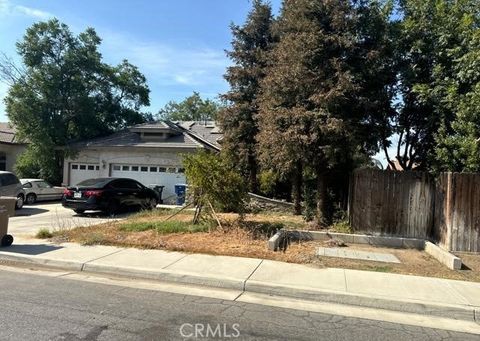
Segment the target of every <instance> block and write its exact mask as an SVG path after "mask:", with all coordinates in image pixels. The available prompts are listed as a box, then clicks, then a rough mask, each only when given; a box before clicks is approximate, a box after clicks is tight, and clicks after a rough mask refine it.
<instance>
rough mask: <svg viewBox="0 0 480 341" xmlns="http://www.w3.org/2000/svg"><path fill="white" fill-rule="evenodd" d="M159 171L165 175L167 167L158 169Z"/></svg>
mask: <svg viewBox="0 0 480 341" xmlns="http://www.w3.org/2000/svg"><path fill="white" fill-rule="evenodd" d="M158 171H159V172H161V173H165V172H166V171H167V169H166V168H165V167H158Z"/></svg>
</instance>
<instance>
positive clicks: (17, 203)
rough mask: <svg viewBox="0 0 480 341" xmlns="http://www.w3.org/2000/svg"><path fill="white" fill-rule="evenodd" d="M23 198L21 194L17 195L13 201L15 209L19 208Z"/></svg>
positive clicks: (21, 205)
mask: <svg viewBox="0 0 480 341" xmlns="http://www.w3.org/2000/svg"><path fill="white" fill-rule="evenodd" d="M24 201H25V199H24V197H23V194H19V195H18V196H17V202H16V203H15V209H16V210H19V209H21V208H22V207H23V203H24Z"/></svg>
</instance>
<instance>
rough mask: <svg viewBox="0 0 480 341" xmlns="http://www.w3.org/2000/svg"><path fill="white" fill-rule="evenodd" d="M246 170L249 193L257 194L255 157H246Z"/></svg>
mask: <svg viewBox="0 0 480 341" xmlns="http://www.w3.org/2000/svg"><path fill="white" fill-rule="evenodd" d="M248 170H249V185H250V192H252V193H257V191H258V181H257V160H256V159H255V156H253V155H250V156H249V157H248Z"/></svg>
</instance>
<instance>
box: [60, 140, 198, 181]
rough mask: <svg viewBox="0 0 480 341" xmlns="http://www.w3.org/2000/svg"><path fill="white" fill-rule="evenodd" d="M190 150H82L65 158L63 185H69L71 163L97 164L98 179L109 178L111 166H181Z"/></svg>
mask: <svg viewBox="0 0 480 341" xmlns="http://www.w3.org/2000/svg"><path fill="white" fill-rule="evenodd" d="M192 152H195V150H192V149H184V150H182V149H180V148H179V149H172V150H171V151H168V152H166V151H164V150H150V149H148V148H138V147H137V148H121V149H119V150H112V149H111V148H108V149H107V148H105V149H103V148H98V149H84V150H82V151H80V152H79V153H78V154H76V155H75V157H74V158H68V157H67V158H65V162H64V165H63V174H64V177H63V185H64V186H66V185H69V184H70V169H71V167H70V165H71V163H98V164H99V165H100V177H109V176H111V171H112V165H113V164H159V165H169V166H174V167H175V166H176V167H181V166H182V159H183V157H182V155H183V154H186V153H192Z"/></svg>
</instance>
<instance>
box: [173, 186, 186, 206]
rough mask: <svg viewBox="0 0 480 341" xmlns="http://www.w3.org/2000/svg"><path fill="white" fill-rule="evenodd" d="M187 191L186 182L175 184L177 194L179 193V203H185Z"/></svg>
mask: <svg viewBox="0 0 480 341" xmlns="http://www.w3.org/2000/svg"><path fill="white" fill-rule="evenodd" d="M186 192H187V185H185V184H176V185H175V194H176V195H177V205H183V204H185V194H186Z"/></svg>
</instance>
